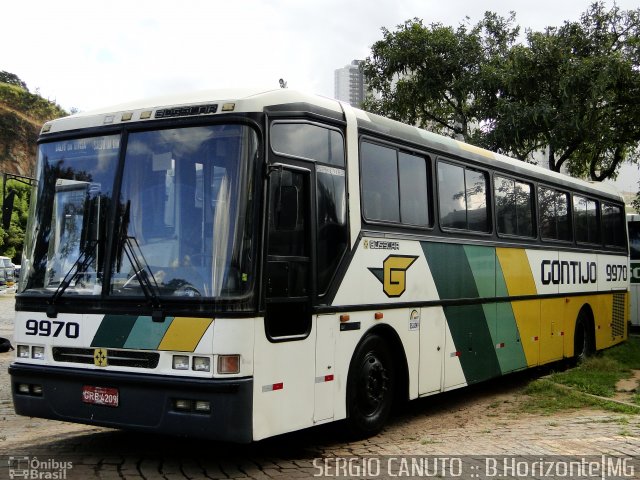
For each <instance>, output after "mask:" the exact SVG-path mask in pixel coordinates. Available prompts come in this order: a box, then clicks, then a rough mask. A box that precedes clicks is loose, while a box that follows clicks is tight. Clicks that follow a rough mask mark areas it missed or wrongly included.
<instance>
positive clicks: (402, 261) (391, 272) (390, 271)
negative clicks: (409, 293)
mask: <svg viewBox="0 0 640 480" xmlns="http://www.w3.org/2000/svg"><path fill="white" fill-rule="evenodd" d="M417 258H418V257H417V256H413V255H389V256H388V257H387V258H386V259H385V261H384V262H383V263H382V268H369V271H370V272H371V273H373V274H374V275H375V276H376V278H377V279H378V280H380V282H382V287H383V288H382V289H383V291H384V293H385V294H386V295H387V297H390V298H396V297H400V296H402V294H403V293H404V292H405V290H406V289H407V270H409V267H410V266H411V265H413V263H414V262H415V261H416V259H417Z"/></svg>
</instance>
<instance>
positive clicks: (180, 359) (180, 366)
mask: <svg viewBox="0 0 640 480" xmlns="http://www.w3.org/2000/svg"><path fill="white" fill-rule="evenodd" d="M173 369H174V370H189V357H187V356H186V355H174V356H173Z"/></svg>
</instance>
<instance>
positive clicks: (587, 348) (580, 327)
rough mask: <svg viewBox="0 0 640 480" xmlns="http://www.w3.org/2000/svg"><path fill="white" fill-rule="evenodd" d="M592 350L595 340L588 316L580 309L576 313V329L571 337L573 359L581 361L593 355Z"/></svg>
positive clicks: (593, 349)
mask: <svg viewBox="0 0 640 480" xmlns="http://www.w3.org/2000/svg"><path fill="white" fill-rule="evenodd" d="M594 351H595V341H594V339H593V331H592V328H591V322H590V321H589V316H588V315H587V314H586V313H585V312H584V311H582V312H580V315H578V320H576V331H575V334H574V337H573V360H574V361H575V362H581V361H583V360H584V359H586V358H587V357H590V356H591V355H593V352H594Z"/></svg>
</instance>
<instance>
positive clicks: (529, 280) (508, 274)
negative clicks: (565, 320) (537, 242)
mask: <svg viewBox="0 0 640 480" xmlns="http://www.w3.org/2000/svg"><path fill="white" fill-rule="evenodd" d="M496 255H497V256H498V261H499V262H500V266H501V267H502V273H503V274H504V281H505V283H506V284H507V290H508V291H509V295H510V296H518V295H536V294H537V293H538V292H537V289H536V282H535V281H534V280H533V274H532V273H531V267H530V266H529V259H528V258H527V252H526V251H525V250H524V249H522V248H496Z"/></svg>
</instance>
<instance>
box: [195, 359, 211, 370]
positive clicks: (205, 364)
mask: <svg viewBox="0 0 640 480" xmlns="http://www.w3.org/2000/svg"><path fill="white" fill-rule="evenodd" d="M193 369H194V370H195V371H196V372H210V371H211V359H210V358H209V357H193Z"/></svg>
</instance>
